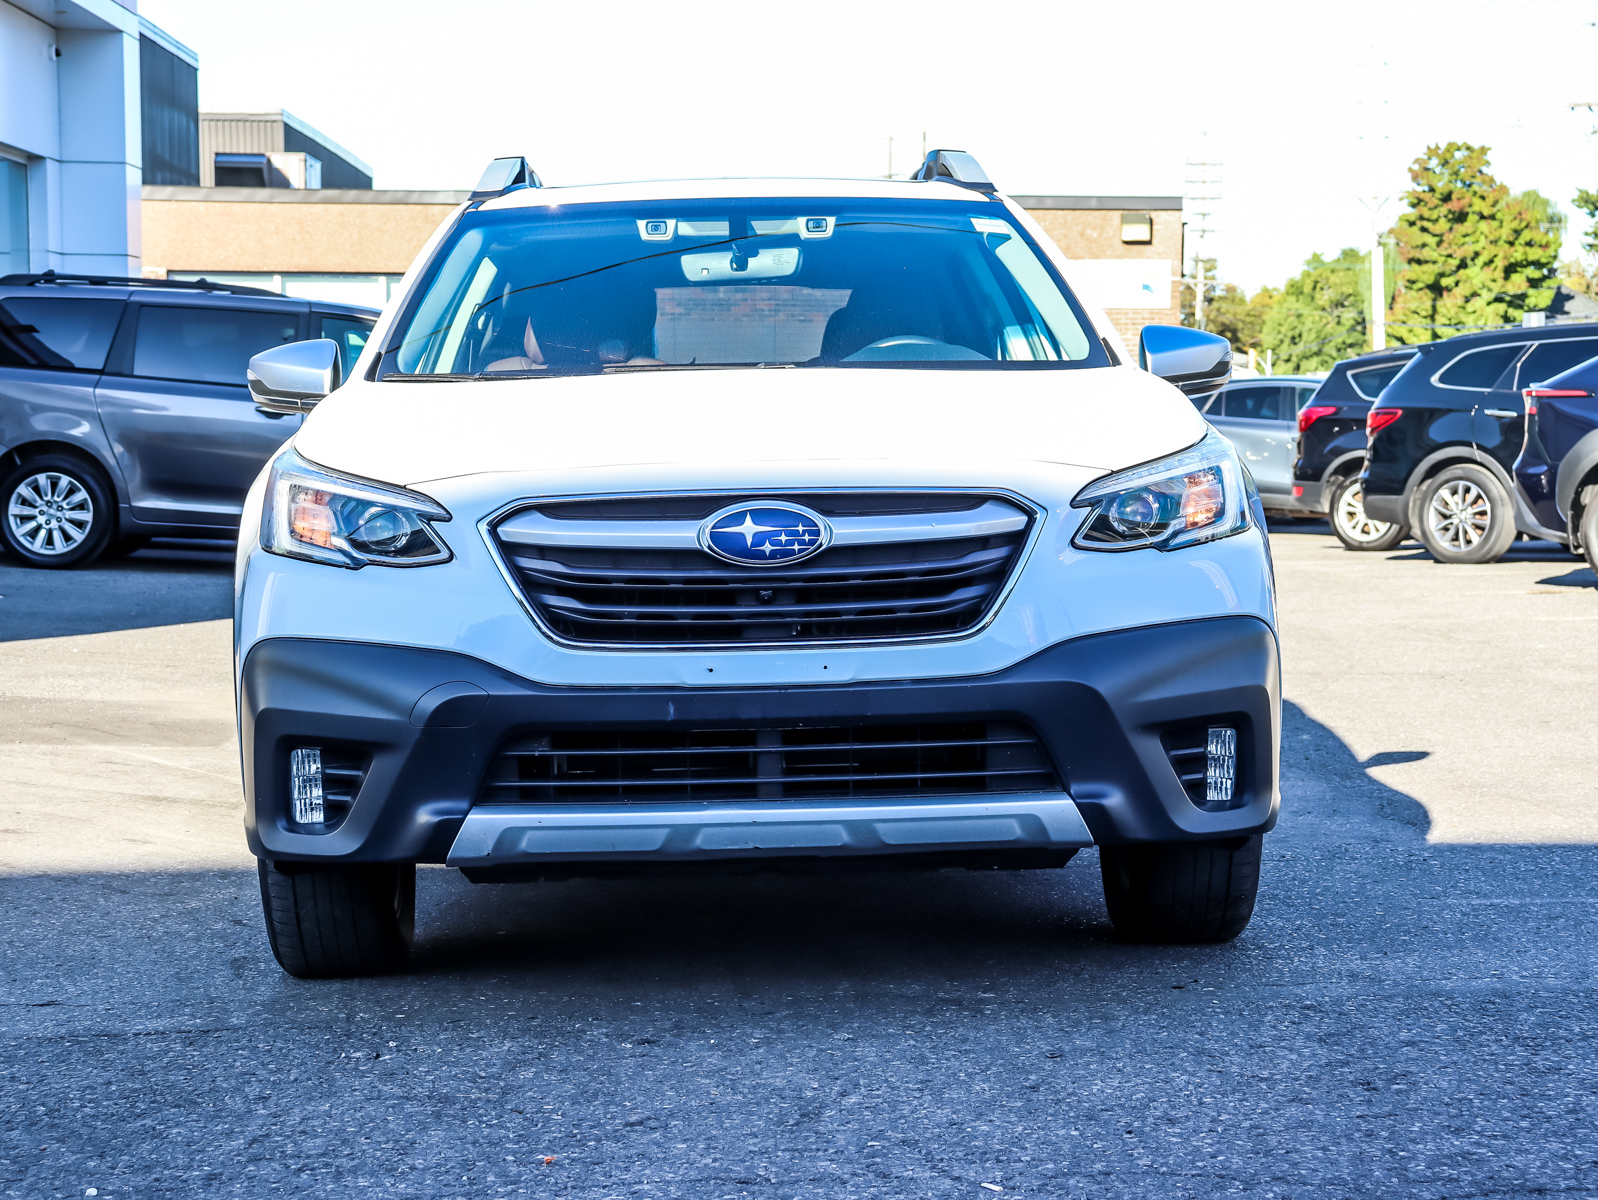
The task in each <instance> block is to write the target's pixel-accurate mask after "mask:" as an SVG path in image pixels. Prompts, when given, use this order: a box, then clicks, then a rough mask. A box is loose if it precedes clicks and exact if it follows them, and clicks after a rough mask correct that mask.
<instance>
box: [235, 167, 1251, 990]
mask: <svg viewBox="0 0 1598 1200" xmlns="http://www.w3.org/2000/svg"><path fill="white" fill-rule="evenodd" d="M1069 277H1070V264H1069V263H1068V262H1067V261H1066V260H1065V258H1064V256H1063V255H1062V254H1060V252H1059V251H1058V250H1057V249H1056V247H1055V246H1054V244H1053V242H1052V241H1051V240H1050V239H1049V237H1048V236H1047V235H1046V234H1045V233H1044V232H1043V231H1042V230H1041V229H1040V228H1039V227H1038V226H1037V225H1036V224H1035V223H1034V222H1033V221H1032V220H1031V219H1030V218H1029V217H1028V216H1027V214H1026V212H1025V211H1024V210H1023V209H1022V208H1021V207H1020V206H1019V205H1017V204H1015V203H1014V202H1013V201H1010V200H1007V199H1006V198H1004V197H1002V196H1000V195H998V194H997V193H996V192H995V191H994V188H993V185H992V184H991V183H989V182H988V181H987V179H986V177H985V176H984V175H983V174H982V171H981V168H980V167H979V166H977V165H976V163H975V162H974V160H972V159H971V157H970V156H969V155H966V154H964V153H960V152H953V151H933V152H932V153H930V154H929V155H928V157H927V160H926V163H925V165H924V166H923V168H922V170H921V172H920V173H919V178H918V180H916V181H913V182H912V181H904V180H900V181H885V180H826V179H758V180H747V181H746V180H728V179H710V180H688V181H677V182H668V183H629V184H619V185H602V186H587V187H570V188H558V189H557V188H549V189H545V188H542V187H540V186H539V184H538V179H537V176H536V175H535V174H533V173H532V172H531V171H530V170H529V169H528V168H527V165H526V163H525V162H524V161H522V160H520V159H508V160H497V161H496V162H495V163H494V164H493V165H492V166H491V167H490V168H489V171H488V172H487V173H486V174H485V176H484V179H483V182H482V183H480V184H479V186H478V189H477V191H476V192H475V193H474V198H473V202H472V203H469V204H467V205H464V206H462V208H461V209H460V210H458V211H457V212H456V213H454V214H452V215H451V216H450V217H449V218H448V220H447V222H446V224H445V226H444V227H443V228H442V229H441V230H440V231H439V233H438V234H437V236H436V237H435V238H434V240H433V241H432V242H430V243H429V247H428V249H427V250H425V251H424V257H423V258H422V259H421V260H420V261H419V262H418V263H417V264H416V266H415V267H414V268H413V271H412V272H411V273H409V274H408V275H407V277H406V278H407V280H409V281H410V282H409V283H408V284H407V285H406V289H405V291H404V293H403V294H402V295H401V296H398V297H396V300H395V302H394V304H393V305H391V306H390V308H389V309H388V310H387V312H386V314H385V316H384V317H383V318H382V319H381V320H380V321H379V323H378V327H377V330H376V331H375V332H374V334H373V337H372V340H371V341H370V342H369V343H368V345H367V347H366V350H365V351H364V353H363V354H362V356H361V359H360V361H359V363H358V364H357V365H356V368H355V369H354V370H353V371H351V372H348V373H347V374H346V375H344V376H343V378H344V383H343V384H342V386H339V387H337V390H334V389H335V385H336V384H337V383H338V380H339V378H340V375H339V373H338V370H337V366H336V356H335V354H334V349H333V347H331V346H329V345H328V343H326V342H322V341H311V342H307V343H303V344H298V345H290V346H282V347H278V348H276V349H272V350H268V351H265V352H263V353H261V354H259V355H257V356H256V357H255V359H254V360H253V361H252V362H251V364H250V372H251V379H252V383H251V386H252V388H254V389H255V391H256V395H257V396H258V397H259V398H260V399H261V402H262V403H263V404H265V405H267V406H273V405H277V406H281V407H282V408H283V410H284V411H288V412H300V411H303V409H304V408H305V407H306V406H309V405H313V404H314V406H315V407H314V408H313V409H312V411H311V415H310V417H309V418H308V419H307V420H306V422H305V425H304V427H303V428H302V429H301V430H300V431H299V432H298V433H297V434H296V435H295V437H294V439H293V441H292V442H291V443H290V444H289V445H288V446H286V447H284V448H283V449H282V450H281V451H280V452H278V453H277V454H276V455H275V456H274V457H273V459H272V461H271V463H270V464H269V465H268V468H267V470H266V471H265V472H264V473H263V474H262V476H261V477H260V478H259V479H258V480H257V481H256V483H255V485H254V486H253V488H252V489H251V492H250V496H249V499H248V502H247V503H246V506H245V524H244V527H243V529H242V530H241V534H240V538H239V566H238V572H237V576H236V578H237V586H238V594H237V605H238V607H237V612H238V620H237V621H236V622H235V625H234V628H235V631H236V636H237V645H236V660H235V661H236V664H237V671H238V675H237V684H238V692H237V695H238V703H239V731H240V738H241V742H242V745H241V756H242V761H243V769H244V781H245V811H246V834H247V837H248V841H249V846H250V849H251V851H252V852H253V853H254V854H255V855H256V857H257V858H258V860H259V863H260V880H261V896H262V904H263V909H264V915H265V919H266V924H267V931H268V935H269V937H270V940H271V945H272V950H273V953H274V954H275V955H276V957H277V960H278V962H279V963H280V964H281V965H282V966H283V967H284V968H285V969H286V970H287V971H289V972H290V973H292V974H294V975H301V976H323V975H342V974H351V973H356V972H362V971H372V970H381V969H384V968H387V967H391V966H393V965H394V964H396V963H397V962H399V961H400V960H401V959H402V958H403V957H404V955H405V953H406V951H407V947H408V945H409V942H410V937H411V929H412V922H413V915H414V904H415V868H416V864H418V863H444V864H446V865H448V866H451V867H457V868H460V869H461V870H462V871H463V872H464V873H465V874H466V876H467V878H468V879H470V880H472V881H474V882H478V883H492V882H503V881H512V880H534V879H560V878H567V877H571V876H574V875H612V874H626V873H634V874H637V873H649V872H657V873H658V872H680V871H689V870H703V871H709V872H712V873H723V872H730V873H737V872H742V871H750V870H757V869H773V870H799V871H818V870H824V869H825V870H842V869H844V868H846V867H848V866H850V865H851V864H852V865H854V866H862V865H863V866H868V867H872V868H874V869H882V868H916V867H919V868H925V867H965V868H971V869H983V870H987V869H994V868H1004V869H1015V868H1049V867H1059V866H1062V865H1063V864H1064V863H1065V862H1066V861H1067V860H1068V859H1069V858H1070V857H1071V856H1072V855H1073V854H1074V853H1075V852H1076V851H1077V850H1078V849H1080V848H1082V847H1086V846H1090V845H1091V846H1097V847H1098V848H1099V852H1100V864H1101V871H1102V876H1103V881H1104V889H1105V896H1106V900H1107V903H1108V907H1109V912H1110V915H1111V919H1112V921H1113V922H1114V924H1115V927H1116V928H1117V929H1118V930H1119V931H1121V933H1122V934H1123V936H1126V937H1129V938H1136V939H1147V940H1159V941H1178V942H1183V941H1187V942H1192V941H1221V940H1225V939H1228V938H1231V937H1233V936H1235V935H1236V934H1237V933H1238V932H1239V931H1240V930H1241V929H1242V928H1243V927H1244V925H1245V924H1246V923H1247V921H1248V918H1249V914H1250V912H1251V911H1252V906H1253V902H1254V896H1255V893H1256V889H1257V887H1258V879H1259V858H1260V850H1261V837H1262V835H1263V834H1264V833H1265V832H1266V831H1267V830H1269V829H1270V828H1271V827H1272V825H1273V824H1274V822H1275V819H1276V811H1277V763H1278V746H1279V740H1280V733H1279V729H1280V724H1279V720H1280V717H1279V713H1280V690H1279V688H1280V684H1279V680H1278V656H1277V642H1276V633H1275V625H1274V609H1273V599H1272V583H1271V570H1270V561H1269V552H1268V548H1267V545H1266V541H1265V534H1264V528H1263V514H1262V511H1261V509H1260V505H1259V500H1258V494H1257V492H1253V491H1252V490H1251V488H1250V486H1249V484H1248V477H1247V473H1246V472H1245V471H1243V470H1242V468H1241V466H1240V464H1239V461H1238V458H1237V454H1236V452H1235V451H1234V450H1233V449H1232V446H1231V445H1230V443H1228V442H1227V441H1226V439H1225V438H1223V437H1221V436H1220V435H1219V434H1217V433H1215V432H1214V431H1213V430H1211V429H1209V428H1208V427H1207V426H1206V425H1205V423H1204V421H1203V419H1202V418H1201V417H1200V416H1199V414H1198V413H1197V412H1196V411H1195V409H1194V406H1193V404H1192V403H1190V402H1189V400H1187V399H1185V398H1184V393H1183V391H1182V390H1179V389H1178V387H1173V386H1172V385H1171V384H1170V383H1169V382H1166V380H1165V378H1161V377H1162V376H1163V377H1174V378H1176V379H1177V380H1179V381H1180V387H1181V388H1184V389H1186V390H1187V392H1188V393H1189V394H1190V395H1196V396H1198V397H1199V398H1200V399H1201V400H1202V399H1203V398H1204V397H1205V395H1206V394H1207V393H1209V392H1212V391H1214V390H1216V389H1217V388H1218V387H1219V386H1220V384H1221V382H1222V381H1224V380H1225V379H1226V378H1227V377H1228V376H1229V374H1230V372H1231V357H1232V355H1231V349H1230V347H1229V346H1228V345H1227V343H1226V341H1225V340H1224V339H1221V338H1217V337H1215V336H1214V335H1212V334H1207V333H1203V332H1201V331H1198V330H1193V329H1181V328H1172V327H1166V326H1159V327H1153V328H1150V329H1147V330H1145V331H1144V333H1143V337H1142V339H1141V342H1140V345H1139V348H1138V361H1139V362H1141V363H1142V364H1143V366H1145V367H1146V368H1147V370H1140V369H1138V367H1137V366H1134V365H1132V360H1131V356H1130V355H1129V353H1128V351H1127V348H1126V347H1125V346H1124V345H1123V344H1122V343H1121V342H1120V339H1119V336H1118V335H1117V334H1116V332H1115V330H1114V327H1113V326H1111V325H1110V323H1109V322H1108V320H1106V319H1105V318H1104V316H1103V315H1102V314H1101V313H1097V312H1092V313H1090V312H1089V310H1088V309H1087V308H1085V307H1084V306H1083V304H1081V303H1080V302H1079V301H1078V300H1077V298H1076V296H1075V295H1074V293H1073V292H1072V290H1071V288H1070V287H1069V286H1068V283H1067V280H1068V279H1069ZM329 393H331V394H330V395H329ZM324 396H326V398H325V399H323V398H322V397H324Z"/></svg>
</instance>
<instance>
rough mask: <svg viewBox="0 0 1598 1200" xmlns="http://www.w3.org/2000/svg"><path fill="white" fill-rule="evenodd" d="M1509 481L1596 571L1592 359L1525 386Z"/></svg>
mask: <svg viewBox="0 0 1598 1200" xmlns="http://www.w3.org/2000/svg"><path fill="white" fill-rule="evenodd" d="M1524 396H1525V408H1526V437H1525V443H1524V445H1523V446H1522V447H1521V451H1520V457H1519V458H1517V459H1516V460H1515V486H1516V487H1518V488H1519V489H1520V496H1521V500H1522V501H1523V502H1524V503H1525V504H1526V505H1527V506H1528V507H1529V508H1530V509H1531V512H1532V516H1533V518H1534V519H1535V520H1536V521H1537V523H1538V524H1540V525H1542V526H1544V527H1545V528H1547V529H1549V530H1552V531H1554V532H1555V533H1559V534H1563V535H1564V536H1565V538H1566V539H1567V540H1568V542H1569V543H1570V546H1571V549H1573V550H1579V551H1581V552H1582V553H1583V554H1585V555H1586V556H1587V562H1588V563H1589V564H1591V565H1592V566H1593V569H1594V570H1598V503H1594V501H1595V500H1598V358H1590V359H1588V360H1587V361H1586V362H1584V363H1581V364H1579V365H1577V366H1575V367H1572V368H1571V369H1570V370H1568V371H1565V372H1563V373H1561V374H1558V375H1555V376H1553V377H1552V378H1551V379H1544V380H1539V381H1536V382H1534V383H1532V384H1531V386H1529V387H1528V388H1526V390H1525V393H1524Z"/></svg>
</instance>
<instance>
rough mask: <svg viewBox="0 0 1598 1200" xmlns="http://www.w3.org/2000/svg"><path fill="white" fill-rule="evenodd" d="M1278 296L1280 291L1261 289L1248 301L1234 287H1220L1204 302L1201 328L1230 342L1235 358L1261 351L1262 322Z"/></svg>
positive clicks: (1238, 288)
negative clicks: (1234, 351) (1202, 326)
mask: <svg viewBox="0 0 1598 1200" xmlns="http://www.w3.org/2000/svg"><path fill="white" fill-rule="evenodd" d="M1281 294H1282V293H1281V289H1280V288H1271V287H1263V288H1261V289H1260V290H1259V291H1257V292H1255V293H1254V295H1253V296H1252V297H1250V296H1249V295H1248V294H1247V293H1245V292H1244V291H1243V289H1242V288H1240V287H1238V286H1237V285H1236V284H1232V283H1228V284H1224V285H1223V286H1222V287H1221V288H1220V289H1219V290H1218V291H1216V292H1215V293H1214V294H1213V295H1212V296H1211V297H1210V298H1209V300H1208V301H1207V302H1206V305H1205V309H1204V324H1205V327H1206V328H1208V329H1209V331H1210V332H1211V333H1218V334H1220V335H1221V336H1222V337H1224V338H1226V339H1227V340H1228V341H1230V342H1231V343H1232V349H1234V350H1236V351H1237V352H1238V353H1239V354H1244V355H1246V354H1247V353H1248V352H1249V351H1250V350H1263V349H1264V348H1265V343H1264V341H1263V340H1262V334H1263V333H1264V330H1265V319H1266V318H1267V317H1268V316H1269V315H1270V312H1271V309H1272V307H1273V306H1274V305H1275V304H1276V301H1277V298H1278V297H1280V296H1281Z"/></svg>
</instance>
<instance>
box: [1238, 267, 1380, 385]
mask: <svg viewBox="0 0 1598 1200" xmlns="http://www.w3.org/2000/svg"><path fill="white" fill-rule="evenodd" d="M1369 295H1370V259H1369V255H1366V254H1362V253H1361V252H1360V251H1358V250H1355V249H1354V248H1352V247H1349V248H1347V249H1345V250H1343V251H1342V252H1341V253H1339V254H1338V256H1337V257H1336V258H1334V259H1331V260H1329V261H1328V260H1327V259H1325V258H1322V257H1321V256H1320V255H1319V254H1313V255H1311V256H1310V259H1309V261H1308V262H1306V263H1305V264H1304V269H1303V270H1302V271H1301V272H1299V274H1298V275H1297V276H1295V277H1294V278H1292V279H1289V280H1288V281H1287V283H1286V284H1285V285H1284V286H1283V287H1282V290H1281V293H1280V294H1279V295H1278V297H1277V299H1276V300H1275V302H1274V303H1273V304H1272V305H1271V306H1270V310H1269V312H1268V313H1267V314H1266V316H1265V319H1264V322H1263V325H1262V328H1261V330H1260V340H1261V342H1262V343H1263V344H1264V346H1266V347H1269V348H1270V349H1271V350H1272V351H1273V355H1272V358H1273V362H1272V368H1273V369H1274V370H1276V371H1277V372H1279V373H1288V374H1292V373H1297V372H1303V371H1324V370H1326V369H1327V368H1328V367H1330V366H1331V365H1332V364H1333V363H1335V362H1338V361H1340V360H1341V359H1345V358H1349V357H1352V356H1353V355H1355V354H1359V353H1360V352H1361V351H1364V350H1368V349H1369V348H1370V327H1369V325H1368V324H1367V323H1366V314H1367V309H1368V308H1369Z"/></svg>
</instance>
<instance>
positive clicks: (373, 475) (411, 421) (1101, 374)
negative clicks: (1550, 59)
mask: <svg viewBox="0 0 1598 1200" xmlns="http://www.w3.org/2000/svg"><path fill="white" fill-rule="evenodd" d="M1205 428H1206V426H1205V422H1204V418H1203V417H1201V416H1200V415H1199V414H1198V412H1197V410H1195V409H1194V407H1193V405H1192V404H1191V403H1190V402H1189V401H1188V400H1187V399H1186V398H1185V397H1184V396H1183V395H1182V394H1181V393H1180V392H1179V391H1177V390H1176V388H1174V387H1172V386H1171V385H1170V384H1168V383H1166V382H1165V381H1164V380H1162V379H1159V378H1156V377H1155V376H1153V375H1149V374H1148V373H1147V372H1144V371H1141V370H1138V369H1137V368H1134V367H1106V368H1094V369H1085V370H1077V371H1072V370H1060V371H1049V370H1041V371H1039V370H1019V371H961V370H924V371H923V370H895V369H874V370H865V369H853V370H851V369H841V370H839V369H827V368H798V369H738V370H706V371H662V372H637V373H628V374H618V375H581V376H563V377H552V378H549V379H506V380H493V381H490V380H483V381H462V382H454V383H446V382H440V383H369V382H367V381H365V380H359V379H357V380H352V381H351V382H350V383H348V384H346V385H345V386H344V387H342V388H340V389H339V390H338V391H337V392H335V393H333V395H331V396H329V397H328V398H327V399H326V400H324V401H323V402H322V403H321V404H319V405H318V406H317V407H316V410H315V411H314V412H313V413H312V414H311V415H310V416H309V417H307V418H306V421H305V424H304V426H303V428H302V429H301V430H300V432H299V434H298V435H297V436H296V437H295V439H294V445H295V448H296V449H297V450H298V451H299V452H300V453H301V454H303V455H304V456H305V457H306V458H308V459H311V460H312V461H313V462H317V463H320V464H322V465H323V466H325V467H329V468H332V469H333V470H337V471H343V472H346V473H348V474H351V475H359V476H362V477H364V478H367V479H374V480H380V481H383V482H387V483H394V484H401V485H407V486H413V487H414V486H418V485H421V484H424V483H426V482H428V481H430V480H441V479H450V478H456V477H459V476H464V475H477V474H482V473H485V472H513V473H525V472H544V471H551V472H561V473H570V472H582V471H584V470H589V469H592V470H595V471H601V470H610V469H615V468H618V467H620V468H625V467H647V466H651V465H660V466H667V465H670V466H676V467H681V466H693V465H695V464H704V465H706V466H712V465H713V466H714V467H716V468H718V469H721V470H724V469H725V468H726V467H727V466H728V464H729V463H750V464H755V463H789V464H794V463H805V462H837V461H843V460H848V461H851V462H854V463H869V462H872V461H884V462H888V461H891V462H893V463H894V464H895V465H903V464H907V463H913V464H915V465H917V466H924V467H933V468H935V467H936V466H937V465H939V464H950V465H958V466H960V467H962V468H969V467H971V466H972V465H974V464H987V463H992V464H995V465H998V464H1002V463H1005V462H1022V461H1025V462H1034V463H1036V462H1043V463H1058V464H1062V465H1070V466H1075V467H1086V468H1091V469H1094V470H1095V471H1098V472H1102V471H1114V470H1118V469H1121V468H1123V467H1129V466H1133V465H1135V464H1137V463H1142V462H1148V461H1149V460H1151V459H1155V458H1160V457H1162V456H1164V455H1167V454H1174V453H1176V452H1177V451H1179V450H1182V449H1185V448H1186V447H1188V446H1191V445H1192V444H1193V443H1194V442H1196V441H1198V440H1199V439H1200V438H1201V437H1203V436H1204V433H1205Z"/></svg>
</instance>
